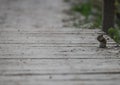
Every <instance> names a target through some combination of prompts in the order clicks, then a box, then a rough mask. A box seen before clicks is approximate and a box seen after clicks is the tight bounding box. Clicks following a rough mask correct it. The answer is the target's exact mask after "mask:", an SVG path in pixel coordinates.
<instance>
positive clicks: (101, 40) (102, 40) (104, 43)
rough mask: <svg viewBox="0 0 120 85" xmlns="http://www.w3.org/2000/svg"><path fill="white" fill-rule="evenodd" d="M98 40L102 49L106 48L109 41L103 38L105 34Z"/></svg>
mask: <svg viewBox="0 0 120 85" xmlns="http://www.w3.org/2000/svg"><path fill="white" fill-rule="evenodd" d="M97 40H98V41H99V42H100V45H99V47H100V48H106V44H107V40H106V39H105V38H104V37H103V34H101V35H99V36H98V37H97Z"/></svg>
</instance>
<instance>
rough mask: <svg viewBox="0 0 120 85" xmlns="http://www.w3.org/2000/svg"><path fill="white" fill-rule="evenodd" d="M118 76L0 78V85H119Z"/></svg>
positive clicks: (119, 77)
mask: <svg viewBox="0 0 120 85" xmlns="http://www.w3.org/2000/svg"><path fill="white" fill-rule="evenodd" d="M119 80H120V75H118V74H116V75H112V74H104V75H36V76H29V75H28V76H0V82H1V84H2V85H16V84H17V85H56V84H58V85H66V84H69V85H78V84H79V85H83V84H84V85H111V84H113V85H119Z"/></svg>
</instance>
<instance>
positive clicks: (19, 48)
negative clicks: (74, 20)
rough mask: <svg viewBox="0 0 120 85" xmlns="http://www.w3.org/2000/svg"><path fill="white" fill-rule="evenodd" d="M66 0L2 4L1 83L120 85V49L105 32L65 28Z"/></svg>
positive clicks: (20, 0)
mask: <svg viewBox="0 0 120 85" xmlns="http://www.w3.org/2000/svg"><path fill="white" fill-rule="evenodd" d="M68 7H69V6H68V5H67V4H65V3H64V2H62V0H0V85H119V81H120V51H119V50H120V48H119V47H115V45H116V43H115V42H114V41H113V40H112V39H110V38H109V37H108V36H107V35H105V37H106V39H107V38H109V40H108V44H107V46H108V48H106V49H100V48H98V46H99V42H98V41H97V40H96V37H97V36H98V35H99V34H101V33H103V32H102V31H101V30H100V29H82V28H80V29H76V28H64V27H62V26H63V24H64V23H63V22H61V21H62V19H63V18H65V17H66V15H65V14H64V13H62V10H64V9H66V8H68Z"/></svg>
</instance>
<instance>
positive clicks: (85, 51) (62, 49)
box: [0, 44, 119, 59]
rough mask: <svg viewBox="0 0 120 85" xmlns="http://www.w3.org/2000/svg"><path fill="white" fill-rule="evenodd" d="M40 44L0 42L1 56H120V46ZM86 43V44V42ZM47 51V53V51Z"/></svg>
mask: <svg viewBox="0 0 120 85" xmlns="http://www.w3.org/2000/svg"><path fill="white" fill-rule="evenodd" d="M63 45H64V46H60V44H58V45H54V44H53V45H49V46H48V45H40V44H0V58H9V59H10V58H17V59H19V58H20V59H22V58H37V59H43V58H45V59H49V58H51V59H54V58H58V59H60V58H61V59H64V58H65V59H66V58H78V59H79V58H86V59H91V58H95V59H105V58H115V59H116V58H119V50H118V49H119V48H118V49H116V48H113V47H111V48H107V49H100V48H98V47H97V46H96V47H95V46H93V47H92V46H90V47H88V46H83V47H82V46H81V45H77V46H71V45H67V44H66V45H65V44H63ZM84 45H86V44H84ZM46 51H47V53H46Z"/></svg>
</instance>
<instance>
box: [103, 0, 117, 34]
mask: <svg viewBox="0 0 120 85" xmlns="http://www.w3.org/2000/svg"><path fill="white" fill-rule="evenodd" d="M103 2H104V3H103V27H102V28H103V31H104V32H106V33H108V29H109V28H111V27H114V16H115V6H114V5H115V0H103Z"/></svg>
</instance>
